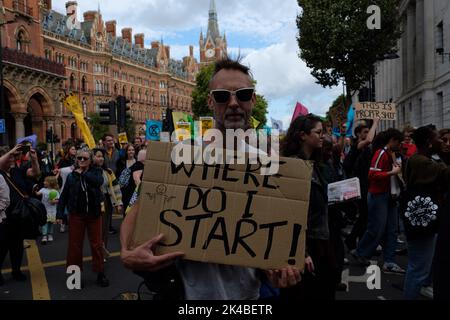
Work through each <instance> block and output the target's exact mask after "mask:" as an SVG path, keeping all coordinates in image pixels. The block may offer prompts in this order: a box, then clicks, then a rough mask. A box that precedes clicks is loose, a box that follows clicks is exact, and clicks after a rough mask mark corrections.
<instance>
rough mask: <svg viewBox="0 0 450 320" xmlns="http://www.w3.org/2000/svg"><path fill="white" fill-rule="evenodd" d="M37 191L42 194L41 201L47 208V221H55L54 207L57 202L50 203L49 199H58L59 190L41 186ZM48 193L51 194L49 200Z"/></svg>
mask: <svg viewBox="0 0 450 320" xmlns="http://www.w3.org/2000/svg"><path fill="white" fill-rule="evenodd" d="M39 193H41V194H42V200H41V201H42V203H43V204H44V206H45V209H47V222H55V221H56V207H57V204H51V203H50V201H51V200H56V199H59V192H58V191H57V190H55V189H47V188H42V189H41V190H39ZM50 195H51V196H52V197H51V198H52V199H51V200H50Z"/></svg>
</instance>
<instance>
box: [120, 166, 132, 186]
mask: <svg viewBox="0 0 450 320" xmlns="http://www.w3.org/2000/svg"><path fill="white" fill-rule="evenodd" d="M130 179H131V169H130V168H125V169H124V170H123V171H122V173H121V174H120V177H119V185H120V188H121V189H123V188H126V187H127V186H128V184H129V183H130Z"/></svg>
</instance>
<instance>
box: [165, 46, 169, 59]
mask: <svg viewBox="0 0 450 320" xmlns="http://www.w3.org/2000/svg"><path fill="white" fill-rule="evenodd" d="M164 49H165V50H166V57H167V60H170V46H164Z"/></svg>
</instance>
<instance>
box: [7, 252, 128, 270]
mask: <svg viewBox="0 0 450 320" xmlns="http://www.w3.org/2000/svg"><path fill="white" fill-rule="evenodd" d="M27 250H29V249H27ZM119 256H120V252H112V253H111V254H110V258H111V257H119ZM86 261H92V256H89V257H84V258H83V262H86ZM65 265H66V260H61V261H54V262H47V263H44V264H43V265H42V266H43V267H44V268H52V267H60V266H65ZM21 270H22V271H28V270H29V267H22V268H21ZM11 272H12V269H3V270H2V273H3V274H7V273H11Z"/></svg>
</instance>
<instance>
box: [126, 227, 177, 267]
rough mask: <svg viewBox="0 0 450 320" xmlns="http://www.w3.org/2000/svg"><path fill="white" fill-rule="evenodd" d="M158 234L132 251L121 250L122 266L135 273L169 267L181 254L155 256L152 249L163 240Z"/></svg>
mask: <svg viewBox="0 0 450 320" xmlns="http://www.w3.org/2000/svg"><path fill="white" fill-rule="evenodd" d="M163 237H164V235H162V234H160V235H158V236H156V237H154V238H152V239H150V240H149V241H147V242H146V243H144V244H142V245H140V246H139V247H136V248H135V249H133V250H127V249H122V251H121V253H120V258H121V259H122V262H123V264H124V266H125V267H126V268H128V269H131V270H136V271H157V270H159V269H163V268H165V267H167V266H169V265H170V264H171V263H172V262H173V260H174V259H175V258H178V257H182V256H183V255H184V253H183V252H173V253H167V254H163V255H160V256H157V255H155V254H154V253H153V249H154V247H155V246H156V245H157V244H158V242H160V241H161V240H162V239H163Z"/></svg>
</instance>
